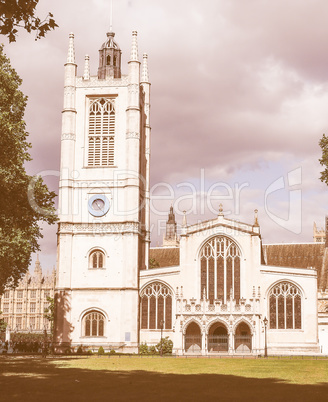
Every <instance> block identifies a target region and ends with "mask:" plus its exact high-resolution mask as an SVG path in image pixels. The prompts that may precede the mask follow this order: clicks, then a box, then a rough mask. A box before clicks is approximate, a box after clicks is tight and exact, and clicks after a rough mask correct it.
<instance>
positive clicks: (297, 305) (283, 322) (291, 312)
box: [269, 282, 302, 329]
mask: <svg viewBox="0 0 328 402" xmlns="http://www.w3.org/2000/svg"><path fill="white" fill-rule="evenodd" d="M269 304H270V329H301V328H302V296H301V291H300V289H299V288H298V287H297V286H295V285H293V284H292V283H290V282H280V283H278V284H277V285H275V286H274V287H273V288H272V289H271V290H270V293H269Z"/></svg>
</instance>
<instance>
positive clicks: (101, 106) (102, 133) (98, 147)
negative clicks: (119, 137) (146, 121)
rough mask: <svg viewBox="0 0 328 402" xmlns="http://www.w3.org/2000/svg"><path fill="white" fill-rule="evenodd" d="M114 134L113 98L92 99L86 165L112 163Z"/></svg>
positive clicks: (110, 164) (109, 164)
mask: <svg viewBox="0 0 328 402" xmlns="http://www.w3.org/2000/svg"><path fill="white" fill-rule="evenodd" d="M114 135H115V106H114V100H113V99H106V98H101V99H95V100H92V101H91V105H90V109H89V135H88V166H94V167H97V166H99V167H101V166H112V165H114Z"/></svg>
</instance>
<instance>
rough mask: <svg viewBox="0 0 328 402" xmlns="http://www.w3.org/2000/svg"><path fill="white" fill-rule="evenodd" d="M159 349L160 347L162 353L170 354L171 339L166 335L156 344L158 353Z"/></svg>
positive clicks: (171, 347)
mask: <svg viewBox="0 0 328 402" xmlns="http://www.w3.org/2000/svg"><path fill="white" fill-rule="evenodd" d="M161 349H162V354H163V355H171V354H172V349H173V342H172V341H171V339H170V338H169V337H168V336H166V337H165V338H162V339H161V340H160V341H159V342H158V344H157V345H156V350H157V351H158V353H161Z"/></svg>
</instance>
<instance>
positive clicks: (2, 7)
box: [0, 0, 58, 42]
mask: <svg viewBox="0 0 328 402" xmlns="http://www.w3.org/2000/svg"><path fill="white" fill-rule="evenodd" d="M38 3H39V0H0V34H2V35H6V36H8V38H9V42H15V41H16V36H17V33H18V29H17V28H24V29H25V30H26V31H27V32H29V33H30V32H32V31H35V33H36V38H35V40H37V39H40V38H42V37H43V36H45V34H46V33H47V32H48V31H50V30H51V29H55V28H56V27H58V25H57V24H56V22H55V20H54V19H53V15H52V14H51V13H48V15H47V16H46V17H45V18H44V19H43V20H41V19H40V18H39V17H36V16H35V9H36V6H37V5H38Z"/></svg>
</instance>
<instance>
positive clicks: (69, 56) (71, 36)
mask: <svg viewBox="0 0 328 402" xmlns="http://www.w3.org/2000/svg"><path fill="white" fill-rule="evenodd" d="M67 63H75V51H74V34H73V33H72V32H71V33H70V34H69V45H68V54H67Z"/></svg>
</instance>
